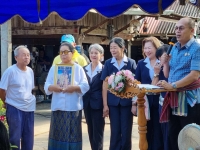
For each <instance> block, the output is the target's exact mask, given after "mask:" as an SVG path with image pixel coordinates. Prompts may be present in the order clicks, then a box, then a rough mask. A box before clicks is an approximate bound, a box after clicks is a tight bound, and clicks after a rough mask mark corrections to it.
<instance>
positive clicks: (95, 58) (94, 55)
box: [89, 48, 103, 63]
mask: <svg viewBox="0 0 200 150" xmlns="http://www.w3.org/2000/svg"><path fill="white" fill-rule="evenodd" d="M89 56H90V60H91V61H92V62H94V63H98V62H99V61H100V60H101V58H102V57H103V55H102V54H101V53H100V52H99V51H98V50H96V49H95V48H92V49H91V50H90V53H89Z"/></svg>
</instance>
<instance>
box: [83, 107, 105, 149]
mask: <svg viewBox="0 0 200 150" xmlns="http://www.w3.org/2000/svg"><path fill="white" fill-rule="evenodd" d="M84 113H85V119H86V122H87V127H88V135H89V140H90V145H91V149H92V150H103V133H104V126H105V120H104V118H103V109H92V108H91V107H90V106H88V107H87V108H84Z"/></svg>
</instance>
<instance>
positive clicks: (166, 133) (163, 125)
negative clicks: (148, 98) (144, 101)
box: [159, 105, 169, 150]
mask: <svg viewBox="0 0 200 150" xmlns="http://www.w3.org/2000/svg"><path fill="white" fill-rule="evenodd" d="M161 110H162V106H161V105H159V114H161ZM160 126H161V131H162V137H163V144H164V149H163V150H168V149H169V148H168V147H169V141H168V140H169V123H168V122H166V123H160Z"/></svg>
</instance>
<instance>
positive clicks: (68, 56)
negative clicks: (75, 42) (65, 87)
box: [60, 45, 72, 63]
mask: <svg viewBox="0 0 200 150" xmlns="http://www.w3.org/2000/svg"><path fill="white" fill-rule="evenodd" d="M60 58H61V60H62V63H69V62H70V61H71V60H72V52H71V51H70V49H69V47H68V46H66V45H63V46H61V47H60Z"/></svg>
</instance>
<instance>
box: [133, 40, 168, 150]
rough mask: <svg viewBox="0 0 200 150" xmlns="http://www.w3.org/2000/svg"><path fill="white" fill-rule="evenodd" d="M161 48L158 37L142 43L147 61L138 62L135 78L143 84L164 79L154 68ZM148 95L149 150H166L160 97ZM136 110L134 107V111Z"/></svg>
mask: <svg viewBox="0 0 200 150" xmlns="http://www.w3.org/2000/svg"><path fill="white" fill-rule="evenodd" d="M160 46H161V42H160V41H159V40H158V39H157V38H156V37H148V38H145V39H144V40H143V41H142V50H143V55H144V57H145V59H142V60H140V61H139V62H138V65H137V68H136V72H135V78H136V79H137V80H138V81H140V82H141V83H142V84H151V83H152V80H153V78H164V74H163V72H162V71H161V72H160V74H156V73H155V72H154V66H155V65H156V64H158V63H160V62H159V60H158V59H157V58H156V55H155V54H156V51H157V49H158V47H160ZM149 94H150V95H148V94H147V99H148V100H147V101H148V104H149V106H148V107H149V108H148V109H149V113H150V118H147V119H148V121H147V142H148V150H164V147H163V140H162V132H161V125H160V123H159V96H160V94H156V95H151V93H149ZM134 109H136V106H133V108H132V111H133V110H134Z"/></svg>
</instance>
